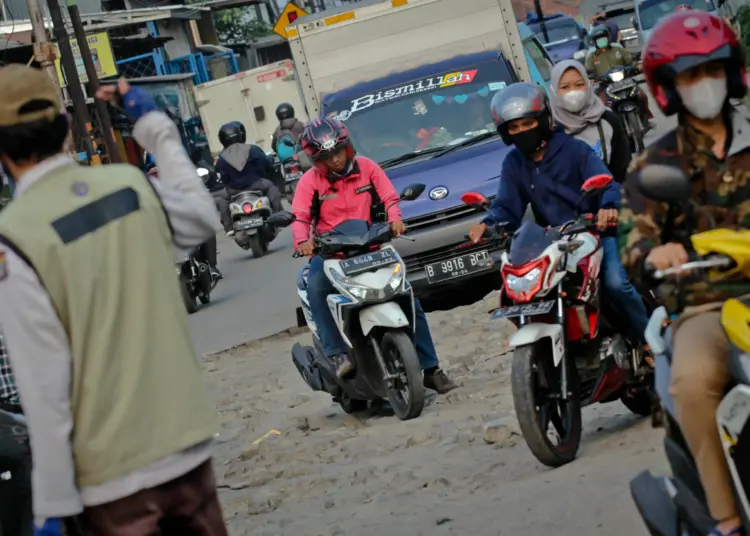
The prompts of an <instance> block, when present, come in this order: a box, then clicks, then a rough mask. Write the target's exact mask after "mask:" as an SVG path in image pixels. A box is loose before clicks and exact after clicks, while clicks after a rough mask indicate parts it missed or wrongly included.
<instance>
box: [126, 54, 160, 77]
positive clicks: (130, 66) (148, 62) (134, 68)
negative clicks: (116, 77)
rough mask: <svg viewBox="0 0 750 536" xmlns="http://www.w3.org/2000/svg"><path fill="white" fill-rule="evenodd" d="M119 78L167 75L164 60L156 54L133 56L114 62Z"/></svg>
mask: <svg viewBox="0 0 750 536" xmlns="http://www.w3.org/2000/svg"><path fill="white" fill-rule="evenodd" d="M115 63H116V64H117V70H118V71H119V72H120V76H124V77H125V78H144V77H146V76H160V75H164V74H167V70H166V69H165V66H164V60H162V58H161V56H160V55H159V54H157V53H156V52H149V53H148V54H141V55H139V56H133V57H131V58H126V59H124V60H119V61H117V62H115Z"/></svg>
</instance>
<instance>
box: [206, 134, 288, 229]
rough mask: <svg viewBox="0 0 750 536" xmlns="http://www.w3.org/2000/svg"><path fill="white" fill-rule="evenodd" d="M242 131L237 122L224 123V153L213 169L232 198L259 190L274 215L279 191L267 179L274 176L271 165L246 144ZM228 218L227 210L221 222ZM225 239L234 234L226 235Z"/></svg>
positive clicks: (278, 208)
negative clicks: (266, 198)
mask: <svg viewBox="0 0 750 536" xmlns="http://www.w3.org/2000/svg"><path fill="white" fill-rule="evenodd" d="M245 137H246V134H245V127H244V126H243V125H242V124H241V123H240V122H239V121H233V122H231V123H227V124H225V125H223V126H222V127H221V129H219V141H220V142H221V144H222V145H223V146H224V150H223V151H222V152H221V153H220V154H219V159H218V160H217V162H216V169H217V171H218V172H219V173H220V174H221V179H222V181H223V182H224V184H226V187H227V193H228V194H229V197H230V198H231V197H232V196H234V195H237V194H239V193H241V192H246V191H248V190H258V191H260V192H262V193H263V195H264V196H266V197H268V200H269V201H270V202H271V208H272V209H273V210H274V212H278V211H280V210H282V206H281V191H280V190H279V189H278V187H277V186H276V185H275V184H274V183H273V182H271V181H270V180H268V179H267V178H266V177H267V176H269V175H271V174H272V173H273V162H272V161H271V159H270V158H268V156H266V153H264V152H263V149H261V148H260V147H258V146H257V145H249V144H247V143H245ZM224 217H226V218H229V219H231V218H230V216H229V207H227V209H226V213H225V214H223V215H222V218H224ZM227 234H228V235H231V234H233V231H229V232H228V233H227Z"/></svg>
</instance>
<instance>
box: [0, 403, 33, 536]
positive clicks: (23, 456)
mask: <svg viewBox="0 0 750 536" xmlns="http://www.w3.org/2000/svg"><path fill="white" fill-rule="evenodd" d="M33 527H34V515H33V513H32V507H31V450H30V447H29V432H28V428H27V427H26V418H25V417H24V416H23V415H16V414H14V413H8V412H7V411H3V410H1V409H0V536H31V535H32V534H33V533H34V530H33Z"/></svg>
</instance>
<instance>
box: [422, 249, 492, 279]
mask: <svg viewBox="0 0 750 536" xmlns="http://www.w3.org/2000/svg"><path fill="white" fill-rule="evenodd" d="M493 266H494V263H493V262H492V257H490V254H489V251H487V250H484V251H477V252H474V253H467V254H466V255H461V256H460V257H453V258H452V259H448V260H445V261H440V262H433V263H432V264H428V265H427V266H425V267H424V269H425V273H426V274H427V281H429V282H430V283H433V284H434V283H441V282H443V281H447V280H449V279H455V278H457V277H464V276H466V275H471V274H475V273H478V272H485V271H487V270H490V269H492V267H493Z"/></svg>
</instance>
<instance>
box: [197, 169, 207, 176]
mask: <svg viewBox="0 0 750 536" xmlns="http://www.w3.org/2000/svg"><path fill="white" fill-rule="evenodd" d="M197 171H198V176H199V177H201V178H203V177H206V176H207V175H208V173H209V172H208V170H207V169H206V168H204V167H199V168H198V169H197Z"/></svg>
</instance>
